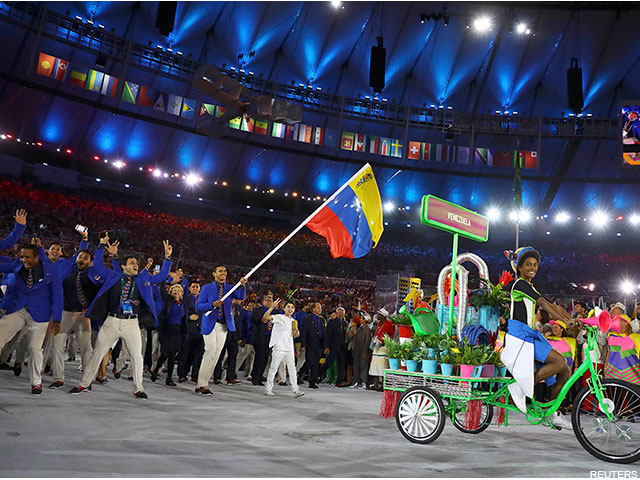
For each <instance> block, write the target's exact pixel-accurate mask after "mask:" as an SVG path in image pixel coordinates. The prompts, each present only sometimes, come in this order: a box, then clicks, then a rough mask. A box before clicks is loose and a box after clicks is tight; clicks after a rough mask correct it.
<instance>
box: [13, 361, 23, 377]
mask: <svg viewBox="0 0 640 480" xmlns="http://www.w3.org/2000/svg"><path fill="white" fill-rule="evenodd" d="M21 373H22V364H21V363H19V364H18V365H14V366H13V374H14V375H15V376H16V377H19V376H20V374H21Z"/></svg>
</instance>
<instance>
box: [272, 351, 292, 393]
mask: <svg viewBox="0 0 640 480" xmlns="http://www.w3.org/2000/svg"><path fill="white" fill-rule="evenodd" d="M283 360H284V362H285V363H286V365H287V370H289V380H290V381H291V391H292V392H293V393H296V392H297V391H298V378H297V375H296V361H295V359H294V358H293V351H291V350H288V351H285V350H274V351H273V352H272V353H271V366H270V367H269V373H267V383H266V384H265V390H266V391H267V392H271V391H272V390H273V379H274V378H275V376H276V370H277V369H278V366H279V365H280V363H282V361H283ZM285 378H286V377H285Z"/></svg>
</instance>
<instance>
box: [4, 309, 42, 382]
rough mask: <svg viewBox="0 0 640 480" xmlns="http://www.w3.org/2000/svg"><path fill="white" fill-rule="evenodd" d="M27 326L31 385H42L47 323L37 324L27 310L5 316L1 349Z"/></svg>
mask: <svg viewBox="0 0 640 480" xmlns="http://www.w3.org/2000/svg"><path fill="white" fill-rule="evenodd" d="M25 326H26V327H27V341H28V345H29V379H30V380H31V385H40V384H41V383H42V344H43V342H44V337H45V335H46V334H47V326H48V323H47V322H42V323H38V322H36V321H35V320H34V319H33V318H32V317H31V314H30V313H29V312H27V309H26V308H21V309H20V310H18V311H17V312H14V313H10V314H9V315H5V316H4V317H2V318H1V319H0V347H3V346H4V345H5V344H6V343H7V342H8V341H9V340H11V339H12V338H13V336H14V335H15V334H16V333H18V332H19V331H20V330H22V328H23V327H25Z"/></svg>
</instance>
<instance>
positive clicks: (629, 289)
mask: <svg viewBox="0 0 640 480" xmlns="http://www.w3.org/2000/svg"><path fill="white" fill-rule="evenodd" d="M635 289H636V286H635V285H634V284H633V282H632V281H631V280H623V281H622V283H621V284H620V290H622V292H623V293H625V294H627V295H629V294H631V293H633V292H634V291H635Z"/></svg>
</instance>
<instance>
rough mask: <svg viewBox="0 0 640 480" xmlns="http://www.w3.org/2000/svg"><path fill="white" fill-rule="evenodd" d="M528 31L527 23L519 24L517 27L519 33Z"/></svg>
mask: <svg viewBox="0 0 640 480" xmlns="http://www.w3.org/2000/svg"><path fill="white" fill-rule="evenodd" d="M526 31H527V25H526V24H525V23H519V24H518V26H517V27H516V32H518V33H524V32H526Z"/></svg>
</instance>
